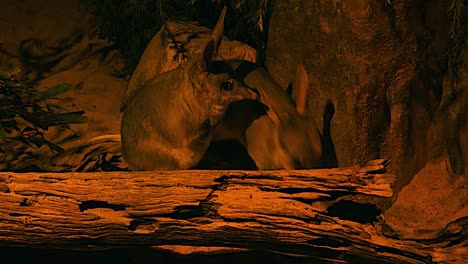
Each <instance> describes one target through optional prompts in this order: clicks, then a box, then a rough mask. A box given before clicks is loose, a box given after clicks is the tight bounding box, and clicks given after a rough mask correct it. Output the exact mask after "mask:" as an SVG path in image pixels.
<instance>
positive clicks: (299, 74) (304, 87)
mask: <svg viewBox="0 0 468 264" xmlns="http://www.w3.org/2000/svg"><path fill="white" fill-rule="evenodd" d="M294 89H295V90H296V110H297V112H298V113H299V114H300V115H303V116H304V115H306V111H307V109H306V108H307V92H308V90H309V76H308V75H307V71H306V69H305V67H304V65H303V64H299V65H297V69H296V83H295V86H294Z"/></svg>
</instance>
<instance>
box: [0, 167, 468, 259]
mask: <svg viewBox="0 0 468 264" xmlns="http://www.w3.org/2000/svg"><path fill="white" fill-rule="evenodd" d="M393 181H394V176H393V175H391V174H387V173H385V161H384V160H376V161H372V162H371V163H369V164H368V165H367V166H363V167H349V168H336V169H320V170H295V171H222V170H218V171H207V170H186V171H153V172H105V173H104V172H100V173H10V172H2V173H0V246H12V245H14V246H24V247H41V248H62V249H67V248H68V249H84V250H86V249H88V250H89V249H104V248H116V247H129V246H130V247H153V246H158V247H160V248H165V249H172V250H175V251H182V250H187V247H188V248H192V250H188V251H191V252H195V251H197V250H196V249H195V250H193V248H200V249H205V250H206V249H207V248H208V251H210V249H213V251H215V249H216V247H221V248H222V250H226V248H227V249H229V248H232V250H233V251H235V250H239V249H255V250H269V251H275V252H281V253H285V254H298V255H305V256H316V257H318V258H321V259H328V260H333V261H340V262H346V261H349V260H350V259H352V258H353V257H354V258H355V257H356V256H358V257H362V258H366V259H371V260H378V261H379V263H396V262H405V263H430V262H432V261H436V260H437V261H444V260H448V259H449V257H450V258H454V257H455V259H457V257H460V256H464V254H465V253H466V250H464V248H463V247H460V246H455V247H454V248H451V245H449V244H448V242H447V241H432V242H433V243H431V242H427V243H424V242H421V241H411V240H398V239H397V238H390V237H386V236H385V235H384V231H385V230H384V229H385V225H384V223H383V221H382V219H381V217H380V210H379V209H378V208H377V207H376V206H375V205H372V204H368V203H367V202H366V203H362V202H360V201H363V199H362V197H363V196H365V197H384V198H385V197H387V198H388V197H392V195H393V192H392V188H391V184H392V183H393ZM355 197H361V198H360V199H357V198H356V199H354V198H355ZM364 200H365V199H364ZM349 208H352V210H349ZM347 209H348V210H347ZM351 211H354V213H351ZM356 212H357V214H356ZM459 226H464V227H466V223H465V222H463V223H459ZM452 229H453V230H455V229H456V228H455V229H454V227H453V226H452V228H451V230H452ZM463 230H465V231H463ZM449 233H450V236H449V237H451V238H454V237H457V235H458V237H459V236H460V235H461V236H463V235H465V236H466V229H463V228H462V231H460V229H458V232H455V231H453V232H449ZM458 239H459V238H458ZM452 240H453V239H452ZM462 244H463V243H462ZM183 246H185V248H184V247H183ZM211 247H213V248H211ZM452 249H453V250H452ZM454 254H455V255H454ZM447 263H448V262H447Z"/></svg>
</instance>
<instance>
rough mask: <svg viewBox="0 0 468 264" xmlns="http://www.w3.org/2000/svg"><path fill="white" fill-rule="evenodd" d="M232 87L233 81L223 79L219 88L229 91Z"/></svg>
mask: <svg viewBox="0 0 468 264" xmlns="http://www.w3.org/2000/svg"><path fill="white" fill-rule="evenodd" d="M233 87H234V83H233V82H232V81H225V82H223V83H222V84H221V87H220V88H221V90H223V91H231V90H232V88H233Z"/></svg>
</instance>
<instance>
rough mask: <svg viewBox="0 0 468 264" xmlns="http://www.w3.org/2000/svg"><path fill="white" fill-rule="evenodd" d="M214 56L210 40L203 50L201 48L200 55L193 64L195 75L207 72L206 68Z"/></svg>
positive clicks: (212, 41)
mask: <svg viewBox="0 0 468 264" xmlns="http://www.w3.org/2000/svg"><path fill="white" fill-rule="evenodd" d="M214 54H215V47H214V40H212V39H210V41H208V43H206V45H205V48H203V51H202V53H201V54H200V56H199V57H198V59H197V63H196V64H195V67H196V69H195V72H196V73H197V74H204V73H206V72H208V67H209V66H210V64H211V60H212V59H213V56H214Z"/></svg>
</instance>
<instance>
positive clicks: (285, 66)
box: [266, 0, 468, 188]
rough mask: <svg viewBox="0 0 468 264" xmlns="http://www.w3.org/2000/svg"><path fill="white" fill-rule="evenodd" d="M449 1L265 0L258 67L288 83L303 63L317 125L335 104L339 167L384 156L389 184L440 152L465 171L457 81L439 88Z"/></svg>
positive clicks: (461, 92) (461, 91) (462, 94)
mask: <svg viewBox="0 0 468 264" xmlns="http://www.w3.org/2000/svg"><path fill="white" fill-rule="evenodd" d="M390 3H391V4H390ZM448 5H449V1H441V0H439V1H422V0H395V1H372V0H356V1H339V0H335V1H330V0H314V1H309V0H284V1H274V2H273V7H272V15H271V20H270V24H269V32H268V45H267V52H266V53H267V58H266V66H267V67H268V69H269V71H270V73H271V74H272V75H273V77H274V78H275V79H277V81H278V82H279V83H280V84H281V85H282V86H283V87H287V86H288V85H289V84H290V82H291V80H293V76H294V73H295V69H296V66H297V64H298V63H304V64H305V66H306V69H307V70H308V73H309V79H310V80H311V86H310V89H311V90H310V91H311V93H310V94H311V96H310V98H309V105H308V107H309V108H308V111H309V113H310V114H311V115H313V116H314V117H315V119H316V123H318V124H322V119H323V114H324V109H325V104H326V102H327V100H331V101H332V102H333V104H334V107H335V114H334V117H333V119H332V121H331V137H332V139H333V143H334V146H335V151H336V155H337V159H338V163H339V165H340V166H348V165H353V164H362V163H365V162H366V161H368V160H371V159H375V158H379V157H383V158H387V159H389V161H390V165H389V168H390V171H392V172H394V173H396V174H397V175H398V176H399V178H398V181H397V184H396V185H397V188H399V187H401V186H403V185H405V184H407V183H408V182H409V181H410V180H411V178H412V176H414V175H415V174H416V173H417V172H418V171H419V170H420V169H421V168H423V167H424V166H425V165H426V163H427V162H432V161H436V160H440V159H444V158H447V159H448V161H449V162H450V163H451V165H452V166H451V167H452V169H453V170H454V172H455V173H456V174H463V173H464V172H465V174H466V169H465V165H464V164H465V163H466V161H467V154H466V153H467V151H466V149H467V147H468V145H467V144H466V139H463V138H464V137H463V134H465V135H466V127H467V126H466V117H465V113H466V89H465V88H466V80H465V81H463V80H462V81H461V84H458V86H457V87H458V88H453V87H452V88H450V87H448V86H450V84H451V85H452V86H453V83H452V82H451V81H449V80H447V77H446V78H445V80H446V81H445V82H444V76H445V75H446V73H447V65H448V63H447V60H448V58H447V50H448V48H449V43H450V41H449V39H450V38H449V35H448V32H449V31H450V25H451V21H450V17H449V16H448V12H446V11H444V10H448V8H449V6H448ZM463 71H465V72H466V67H465V69H464V70H463V69H462V70H461V72H463ZM462 75H463V74H462ZM465 76H466V74H465ZM444 83H445V84H444ZM449 83H450V84H449ZM444 89H445V91H444ZM449 90H450V91H449ZM448 98H452V99H450V100H448ZM454 98H455V99H454ZM447 100H448V101H447ZM444 101H447V103H446V104H443V103H441V102H444ZM450 153H455V154H453V155H450Z"/></svg>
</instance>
